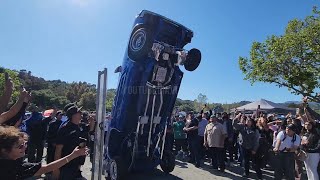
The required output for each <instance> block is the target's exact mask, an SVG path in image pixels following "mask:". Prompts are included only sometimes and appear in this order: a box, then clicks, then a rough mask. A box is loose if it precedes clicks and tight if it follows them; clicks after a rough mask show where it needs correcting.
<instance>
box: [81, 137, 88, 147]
mask: <svg viewBox="0 0 320 180" xmlns="http://www.w3.org/2000/svg"><path fill="white" fill-rule="evenodd" d="M79 140H80V143H79V148H85V147H86V145H87V139H86V138H82V137H79Z"/></svg>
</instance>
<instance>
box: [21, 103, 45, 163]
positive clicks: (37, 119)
mask: <svg viewBox="0 0 320 180" xmlns="http://www.w3.org/2000/svg"><path fill="white" fill-rule="evenodd" d="M30 110H31V112H32V114H31V117H30V118H29V119H28V120H27V121H26V126H27V133H28V135H29V143H28V160H29V162H41V160H42V156H43V149H44V139H45V134H46V130H47V129H46V128H45V127H44V124H43V123H44V121H42V118H43V117H42V114H41V113H40V112H39V108H38V107H37V106H36V105H34V104H32V105H31V106H30Z"/></svg>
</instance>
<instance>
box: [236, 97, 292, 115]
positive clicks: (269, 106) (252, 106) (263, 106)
mask: <svg viewBox="0 0 320 180" xmlns="http://www.w3.org/2000/svg"><path fill="white" fill-rule="evenodd" d="M259 105H260V110H261V111H266V112H294V111H295V109H294V108H288V107H286V106H284V105H282V104H277V103H274V102H271V101H268V100H265V99H260V100H258V101H255V102H252V103H249V104H246V105H243V106H240V107H237V108H235V109H234V111H255V110H257V108H258V106H259Z"/></svg>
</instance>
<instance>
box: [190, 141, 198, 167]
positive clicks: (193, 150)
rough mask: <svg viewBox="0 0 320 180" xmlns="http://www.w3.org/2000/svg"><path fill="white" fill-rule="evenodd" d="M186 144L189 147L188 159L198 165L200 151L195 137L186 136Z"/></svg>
mask: <svg viewBox="0 0 320 180" xmlns="http://www.w3.org/2000/svg"><path fill="white" fill-rule="evenodd" d="M188 144H189V148H190V159H191V161H193V162H195V163H196V164H197V165H200V153H199V145H200V142H199V141H198V138H197V137H192V138H188Z"/></svg>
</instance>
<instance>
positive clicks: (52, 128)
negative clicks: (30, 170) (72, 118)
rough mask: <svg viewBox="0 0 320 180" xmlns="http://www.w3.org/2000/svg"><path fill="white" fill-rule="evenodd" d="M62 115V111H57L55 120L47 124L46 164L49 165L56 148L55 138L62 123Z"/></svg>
mask: <svg viewBox="0 0 320 180" xmlns="http://www.w3.org/2000/svg"><path fill="white" fill-rule="evenodd" d="M62 116H63V113H62V111H58V112H57V114H56V118H55V120H53V121H51V122H50V123H49V128H48V133H47V134H48V135H47V143H48V148H47V164H48V163H51V162H53V161H54V152H55V148H56V138H57V134H58V130H59V127H60V125H61V123H62V121H61V119H62Z"/></svg>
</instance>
